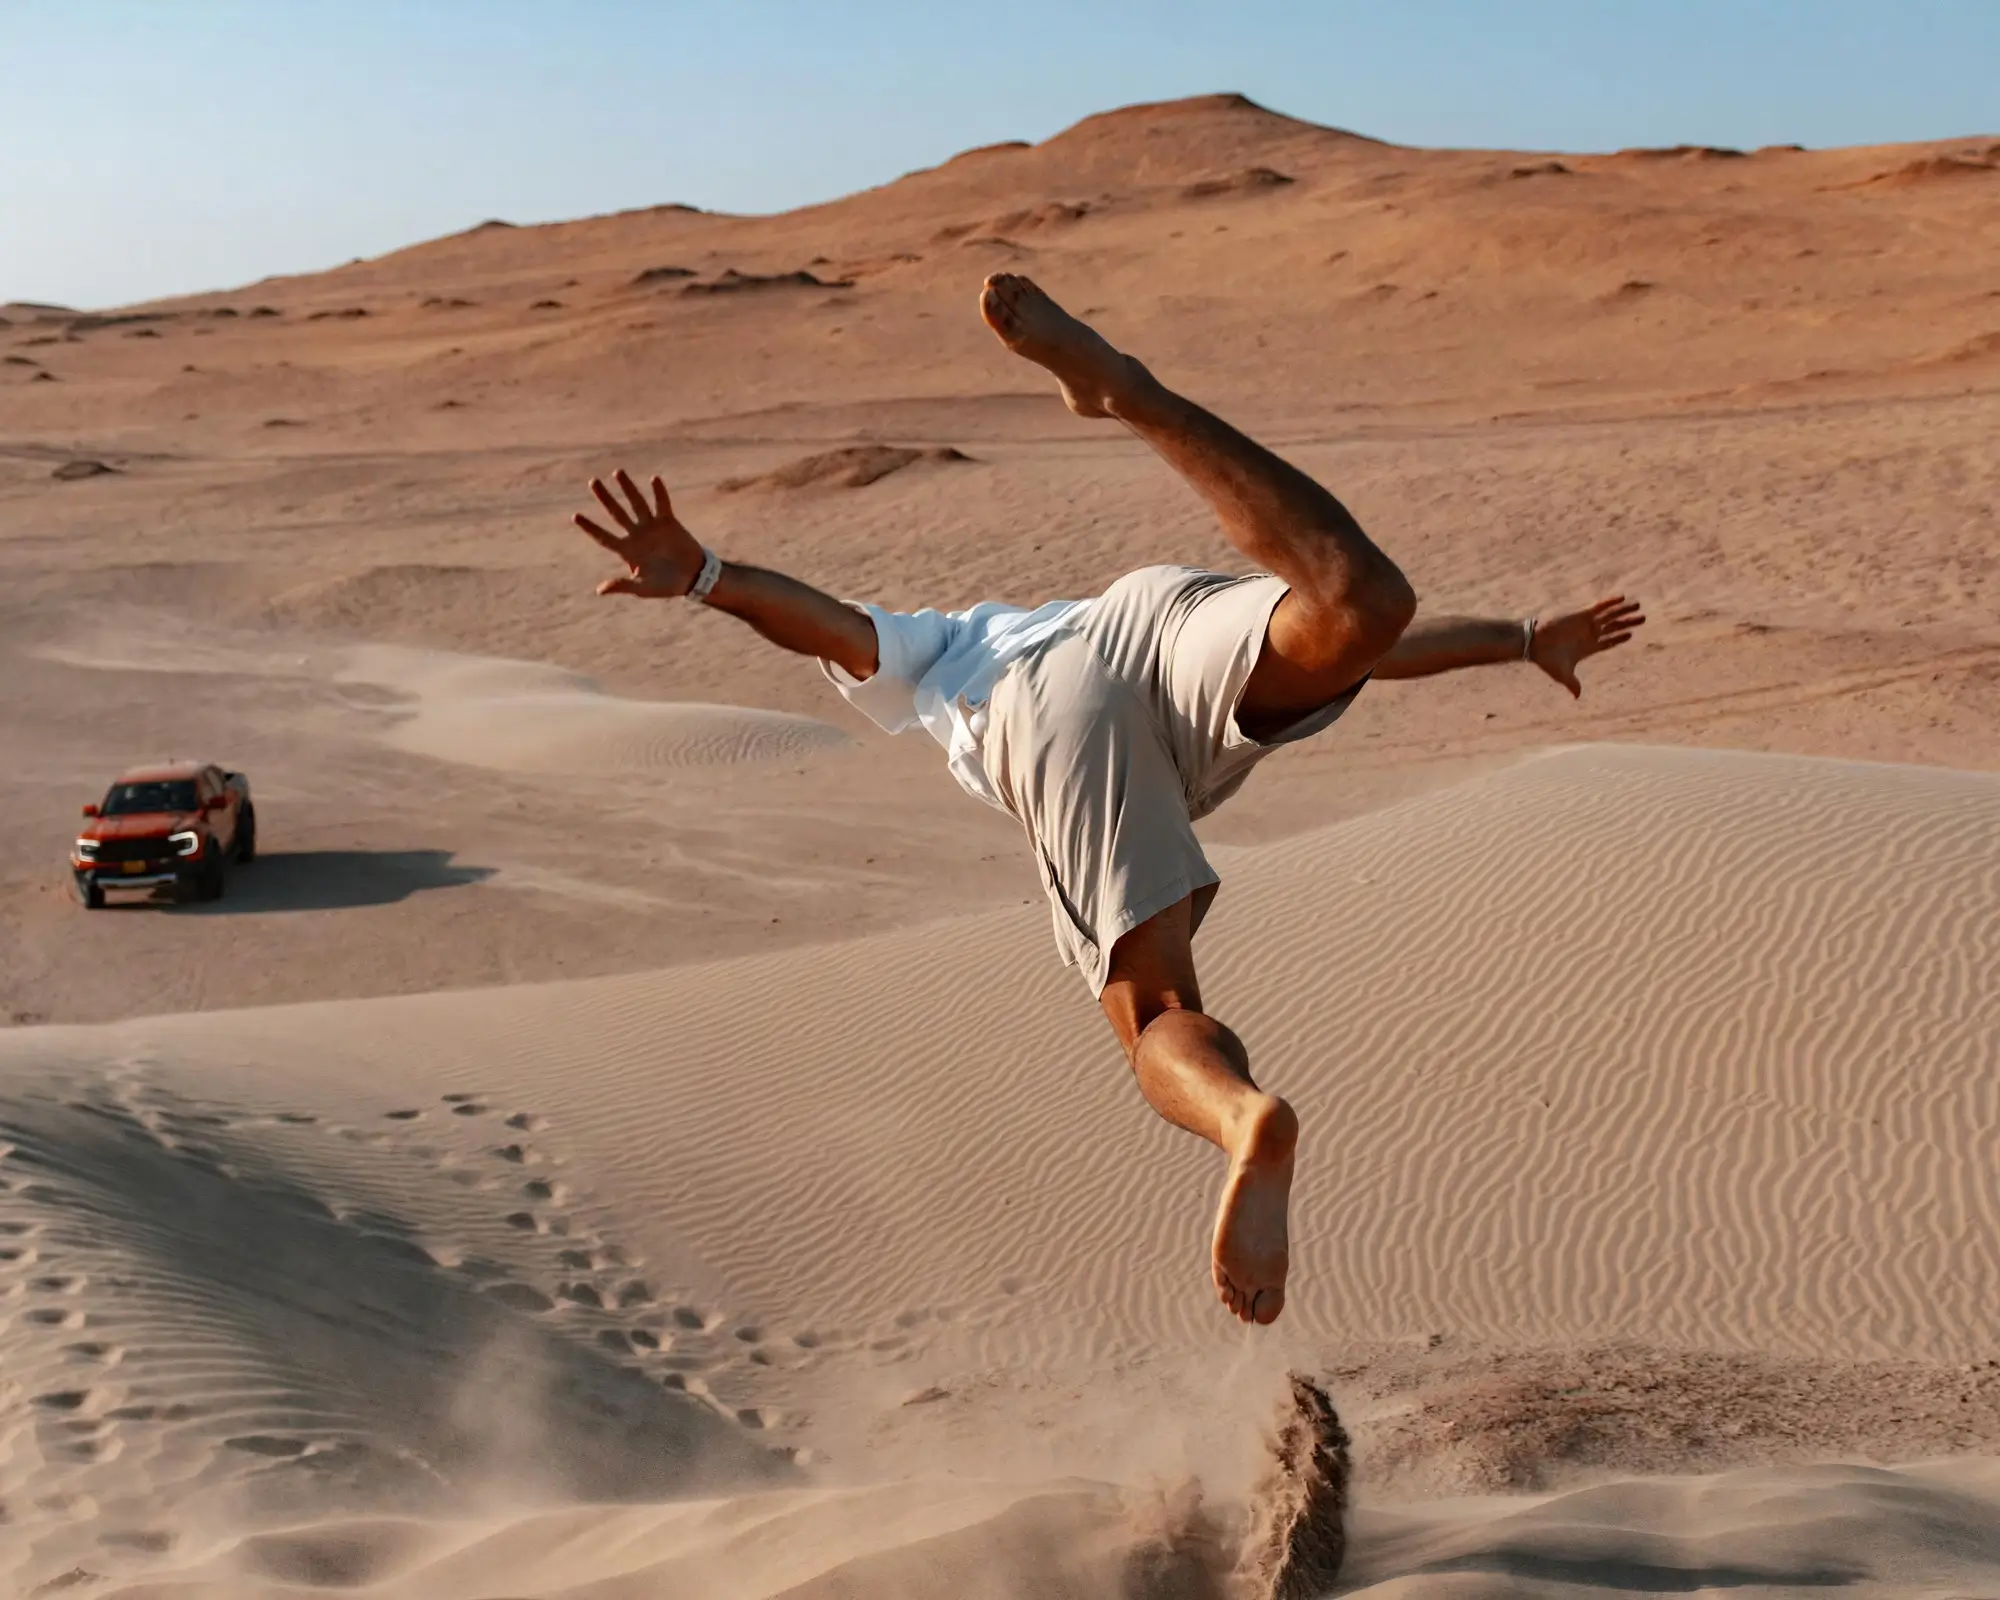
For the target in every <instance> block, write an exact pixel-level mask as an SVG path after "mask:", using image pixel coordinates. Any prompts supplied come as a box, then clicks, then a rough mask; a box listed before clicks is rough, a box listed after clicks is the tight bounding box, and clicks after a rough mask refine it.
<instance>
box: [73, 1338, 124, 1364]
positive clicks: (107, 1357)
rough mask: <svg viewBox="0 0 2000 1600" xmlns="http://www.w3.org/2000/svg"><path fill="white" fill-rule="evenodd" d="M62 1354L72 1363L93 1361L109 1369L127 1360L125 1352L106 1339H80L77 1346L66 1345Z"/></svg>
mask: <svg viewBox="0 0 2000 1600" xmlns="http://www.w3.org/2000/svg"><path fill="white" fill-rule="evenodd" d="M62 1353H63V1354H64V1355H65V1356H67V1357H68V1358H69V1359H70V1360H71V1361H91V1362H96V1363H99V1364H101V1365H103V1366H107V1367H115V1366H117V1365H118V1363H119V1362H121V1361H123V1360H124V1359H125V1352H124V1350H123V1349H122V1348H121V1347H120V1346H118V1345H115V1344H112V1343H110V1342H109V1341H107V1340H104V1339H80V1340H78V1341H77V1342H76V1343H75V1344H66V1345H64V1346H63V1347H62Z"/></svg>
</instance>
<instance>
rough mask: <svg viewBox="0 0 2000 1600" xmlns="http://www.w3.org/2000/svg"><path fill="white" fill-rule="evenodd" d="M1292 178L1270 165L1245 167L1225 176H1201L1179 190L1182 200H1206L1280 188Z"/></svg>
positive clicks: (1291, 180)
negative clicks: (1198, 179)
mask: <svg viewBox="0 0 2000 1600" xmlns="http://www.w3.org/2000/svg"><path fill="white" fill-rule="evenodd" d="M1293 181H1294V180H1293V179H1291V178H1288V177H1286V176H1285V174H1284V173H1282V172H1277V171H1274V170H1273V169H1272V168H1270V167H1245V168H1244V169H1243V170H1242V171H1241V172H1232V173H1230V174H1229V176H1228V177H1226V178H1203V179H1201V180H1200V181H1199V182H1196V183H1191V184H1189V185H1188V186H1187V187H1186V188H1184V189H1182V190H1181V198H1182V199H1183V200H1207V199H1211V198H1213V197H1214V196H1216V195H1219V194H1254V193H1256V192H1257V191H1258V190H1260V189H1282V188H1283V187H1284V186H1285V185H1286V184H1288V183H1291V182H1293Z"/></svg>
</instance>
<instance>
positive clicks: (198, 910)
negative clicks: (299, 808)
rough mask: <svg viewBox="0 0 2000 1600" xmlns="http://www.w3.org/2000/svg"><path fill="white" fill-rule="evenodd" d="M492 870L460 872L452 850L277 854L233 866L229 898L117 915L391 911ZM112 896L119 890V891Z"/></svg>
mask: <svg viewBox="0 0 2000 1600" xmlns="http://www.w3.org/2000/svg"><path fill="white" fill-rule="evenodd" d="M493 870H494V869H493V868H491V867H473V866H465V865H461V864H460V863H457V862H455V861H453V860H452V852H451V851H449V850H275V851H272V852H271V853H270V854H268V855H259V856H258V857H257V859H256V860H255V861H253V862H251V863H250V864H249V865H247V866H232V867H231V868H230V870H229V880H228V888H227V892H226V893H225V895H224V897H223V898H222V899H220V900H213V901H207V902H199V903H189V902H184V901H177V900H176V899H175V897H174V894H173V892H172V891H171V890H169V889H156V890H153V891H152V892H151V893H150V894H148V895H143V896H138V895H135V896H132V897H129V898H117V899H113V900H112V901H111V905H112V906H113V907H115V908H127V907H129V908H132V909H137V908H139V907H141V906H147V907H158V906H172V907H174V909H176V910H178V911H181V912H183V913H187V914H192V915H201V916H211V917H226V916H232V915H237V914H240V913H244V912H270V911H340V910H345V909H348V908H351V907H355V906H386V905H394V904H396V903H397V902H398V901H401V900H407V899H409V898H410V896H411V895H414V894H421V893H422V892H423V891H424V890H426V889H456V888H460V887H463V886H464V885H465V884H468V883H479V882H481V881H483V880H484V879H487V878H490V877H492V876H493ZM114 893H115V889H114Z"/></svg>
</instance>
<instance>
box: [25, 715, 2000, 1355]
mask: <svg viewBox="0 0 2000 1600" xmlns="http://www.w3.org/2000/svg"><path fill="white" fill-rule="evenodd" d="M1996 839H2000V782H1996V781H1995V780H1994V779H1992V778H1988V777H1984V776H1979V775H1972V774H1959V773H1952V772H1944V771H1935V770H1924V769H1916V768H1898V767H1888V766H1866V765H1858V764H1846V763H1831V762H1815V761H1805V760H1796V759H1790V758H1778V757H1766V756H1750V755H1739V754H1731V753H1715V752H1693V751H1667V750H1654V749H1646V748H1635V747H1616V746H1604V747H1588V748H1579V749H1572V750H1566V751H1561V752H1558V753H1555V754H1551V755H1549V756H1546V757H1544V758H1541V759H1538V760H1534V761H1530V762H1528V763H1525V764H1523V765H1521V766H1519V767H1516V768H1513V769H1510V770H1508V771H1506V772H1503V773H1500V774H1497V775H1494V776H1491V777H1489V778H1486V779H1482V780H1480V781H1478V782H1475V783H1472V784H1468V785H1465V786H1463V787H1460V788H1457V789H1452V790H1447V791H1444V792H1441V793H1436V794H1432V795H1429V796H1426V797H1424V798H1422V799H1418V800H1415V801H1412V802H1410V803H1408V804H1405V805H1402V806H1398V807H1395V808H1393V809H1390V810H1387V811H1382V812H1378V813H1375V814H1372V815H1369V816H1365V817H1362V818H1359V819H1356V820H1354V821H1352V822H1349V823H1346V824H1343V825H1341V826H1339V827H1335V828H1332V829H1328V830H1326V831H1324V832H1321V833H1318V834H1315V835H1310V836H1306V837H1303V838H1299V839H1294V840H1290V841H1286V842H1284V843H1282V844H1279V845H1274V846H1271V847H1268V848H1264V849H1260V850H1256V851H1250V852H1245V853H1243V854H1242V855H1240V856H1238V857H1234V858H1232V860H1231V863H1230V871H1229V876H1228V881H1227V883H1226V885H1225V891H1226V892H1225V893H1224V894H1223V895H1222V896H1221V898H1220V900H1219V901H1218V903H1217V907H1216V910H1215V912H1214V913H1213V915H1212V917H1211V919H1210V922H1209V925H1208V928H1207V929H1206V930H1205V931H1204V933H1203V936H1202V940H1201V948H1200V955H1201V959H1202V963H1203V970H1204V977H1205V984H1204V988H1205V994H1206V996H1207V997H1208V1000H1209V1003H1210V1004H1211V1005H1212V1006H1213V1007H1215V1009H1216V1010H1217V1011H1218V1012H1219V1013H1220V1014H1221V1015H1223V1016H1225V1017H1226V1018H1228V1019H1229V1020H1230V1021H1231V1022H1232V1024H1233V1025H1234V1026H1236V1027H1237V1028H1238V1029H1239V1031H1241V1033H1242V1034H1243V1036H1244V1038H1245V1039H1246V1040H1247V1042H1248V1044H1249V1046H1250V1049H1251V1053H1252V1057H1253V1060H1254V1062H1255V1064H1256V1067H1257V1070H1258V1072H1259V1074H1260V1077H1261V1078H1262V1079H1263V1080H1264V1081H1266V1082H1269V1083H1271V1084H1272V1085H1274V1086H1276V1087H1278V1088H1280V1089H1281V1090H1283V1091H1284V1092H1285V1093H1287V1094H1288V1095H1290V1096H1292V1097H1293V1099H1294V1100H1295V1101H1296V1102H1297V1104H1298V1105H1299V1107H1300V1110H1301V1114H1302V1116H1303V1118H1304V1120H1305V1124H1306V1127H1307V1140H1308V1142H1307V1144H1306V1145H1305V1147H1304V1149H1305V1154H1304V1157H1303V1163H1304V1164H1303V1167H1302V1173H1301V1180H1300V1188H1299V1194H1298V1204H1297V1208H1296V1224H1295V1227H1296V1254H1295V1258H1294V1259H1295V1263H1296V1265H1295V1284H1294V1293H1293V1296H1292V1298H1291V1301H1290V1309H1289V1311H1288V1313H1287V1321H1288V1323H1289V1324H1290V1325H1291V1326H1292V1327H1293V1328H1294V1329H1296V1330H1297V1331H1298V1333H1299V1334H1300V1335H1301V1336H1307V1337H1328V1336H1339V1337H1342V1338H1350V1339H1372V1338H1400V1337H1404V1336H1409V1335H1420V1334H1427V1333H1432V1332H1444V1333H1451V1334H1463V1335H1466V1336H1469V1337H1473V1338H1476V1339H1480V1340H1486V1341H1493V1342H1503V1343H1515V1342H1525V1343H1537V1342H1546V1341H1563V1340H1571V1339H1584V1340H1598V1341H1601V1340H1610V1339H1620V1338H1631V1339H1638V1340H1643V1341H1649V1342H1654V1343H1667V1344H1689V1345H1702V1346H1709V1347H1721V1348H1760V1349H1767V1350H1774V1351H1785V1350H1794V1351H1800V1352H1812V1353H1815V1354H1819V1355H1823V1356H1843V1355H1845V1356H1854V1357H1884V1356H1896V1357H1914V1358H1928V1357H1935V1358H1940V1359H1962V1358H1969V1357H1972V1356H1975V1355H1981V1354H1984V1353H1986V1352H1987V1346H1988V1342H1989V1339H1990V1325H1991V1317H1990V1311H1991V1304H1990V1288H1989V1286H1990V1285H1991V1284H1992V1283H1994V1282H2000V1173H1996V1169H1995V1166H1994V1163H1993V1162H1992V1160H1991V1152H1992V1150H1993V1148H1994V1147H1995V1138H1996V1133H2000V1083H1996V1074H1995V1072H1994V1067H1995V1064H1996V1040H2000V985H1995V984H1994V983H1993V982H1992V974H1993V973H1994V972H1995V971H1996V970H2000V851H1996V850H1995V847H1994V841H1995V840H1996ZM1043 916H1044V914H1043V912H1042V911H1041V909H1040V908H1039V907H1020V908H1015V909H1011V910H1006V911H1001V912H995V913H991V914H988V915H984V916H978V917H971V918H965V919H961V920H958V921H954V922H948V923H943V924H939V925H936V926H934V927H930V928H924V929H917V930H912V931H909V932H904V933H898V934H894V935H889V936H883V937H876V938H870V939H867V940H860V941H853V942H849V943H845V944H839V945H833V946H827V947H821V948H817V949H809V950H803V951H794V952H788V953H783V954H776V955H771V956H767V957H759V958H755V959H746V960H739V961H732V962H728V963H722V964H718V965H715V966H710V967H696V968H684V969H676V970H673V971H669V972H664V973H659V974H649V975H643V976H635V977H630V978H616V979H605V980H597V981H593V982H589V983H582V984H567V985H554V986H547V987H542V988H532V989H510V990H503V991H494V992H490V993H485V994H480V995H477V996H463V995H435V996H427V997H418V998H412V999H406V1000H392V1001H382V1002H369V1003H366V1004H363V1005H356V1004H351V1003H348V1004H340V1005H325V1006H306V1007H297V1008H290V1009H286V1010H281V1011H270V1012H261V1013H237V1014H232V1015H226V1016H209V1017H193V1018H183V1019H163V1020H159V1021H155V1022H152V1023H149V1024H146V1025H145V1027H146V1028H147V1030H148V1034H149V1038H150V1039H151V1040H152V1042H153V1044H154V1046H155V1048H156V1050H157V1051H158V1052H159V1061H160V1066H161V1070H163V1071H165V1070H168V1068H169V1067H170V1065H171V1063H172V1061H173V1059H174V1056H175V1054H176V1053H177V1052H179V1051H182V1050H185V1051H187V1052H189V1053H190V1054H191V1055H199V1056H200V1057H201V1058H202V1059H203V1060H204V1062H205V1065H204V1068H203V1070H204V1071H205V1072H207V1073H208V1074H209V1076H210V1078H211V1079H212V1078H213V1076H214V1074H215V1073H216V1072H218V1071H224V1070H240V1071H241V1072H242V1073H243V1075H244V1080H245V1082H246V1083H251V1082H254V1081H256V1078H257V1077H258V1075H259V1074H262V1073H266V1072H268V1067H267V1066H265V1065H262V1064H263V1063H268V1062H269V1061H271V1060H274V1059H283V1060H285V1061H287V1062H288V1063H289V1067H288V1070H289V1071H290V1072H292V1073H294V1074H298V1075H302V1076H301V1077H300V1079H299V1081H302V1082H303V1081H310V1080H311V1079H312V1078H313V1077H315V1076H323V1077H324V1079H325V1081H327V1082H328V1083H330V1084H332V1083H343V1082H351V1081H354V1080H355V1076H356V1075H357V1074H362V1075H367V1074H375V1075H381V1074H384V1073H388V1074H394V1075H397V1076H399V1077H401V1078H403V1079H408V1078H409V1077H410V1076H411V1075H412V1074H413V1073H415V1072H418V1071H421V1073H422V1074H423V1075H424V1076H425V1077H426V1078H427V1079H428V1078H436V1077H439V1076H445V1075H450V1074H458V1075H461V1076H466V1077H472V1078H474V1079H475V1080H476V1081H478V1082H480V1083H482V1084H485V1085H490V1086H492V1087H493V1089H494V1092H496V1093H499V1092H505V1093H509V1094H513V1095H517V1096H532V1095H534V1094H537V1093H539V1092H540V1091H539V1090H538V1089H537V1087H536V1086H537V1085H539V1084H544V1083H546V1082H548V1081H550V1074H551V1072H552V1071H554V1072H556V1073H557V1075H558V1076H559V1078H560V1081H561V1082H562V1084H563V1088H564V1095H565V1097H566V1104H565V1110H564V1129H565V1136H566V1137H567V1138H568V1139H570V1140H571V1141H572V1142H573V1144H574V1146H575V1147H576V1148H578V1149H579V1150H580V1151H583V1152H585V1154H583V1155H581V1156H579V1159H580V1160H584V1161H585V1162H587V1163H588V1164H589V1165H590V1167H591V1169H592V1171H593V1174H594V1178H595V1181H596V1183H597V1185H598V1186H599V1188H600V1189H601V1190H602V1191H603V1192H604V1193H605V1195H606V1196H607V1203H608V1204H611V1203H615V1204H616V1205H617V1206H618V1207H619V1208H620V1209H621V1211H623V1212H624V1213H626V1214H628V1215H634V1216H637V1217H641V1218H645V1219H648V1220H647V1221H646V1223H645V1224H644V1226H646V1227H648V1228H650V1229H651V1230H653V1233H652V1236H650V1237H646V1238H642V1239H639V1240H638V1241H636V1244H637V1246H638V1247H639V1248H641V1249H643V1251H644V1253H646V1254H647V1255H648V1256H649V1257H651V1258H653V1259H656V1260H657V1259H668V1258H671V1259H675V1260H680V1261H686V1262H692V1263H698V1264H699V1267H700V1269H701V1272H702V1273H703V1274H706V1276H705V1277H703V1278H701V1279H700V1280H699V1282H694V1286H695V1287H697V1288H703V1290H704V1292H706V1293H709V1294H711V1295H712V1296H717V1297H721V1298H723V1299H725V1300H726V1301H727V1303H728V1304H729V1305H730V1306H731V1307H732V1308H734V1313H733V1314H739V1315H742V1316H745V1317H756V1318H761V1319H763V1320H765V1321H766V1322H771V1321H773V1320H775V1319H780V1318H782V1319H787V1320H785V1321H784V1323H783V1325H784V1326H787V1327H793V1328H802V1327H810V1328H818V1329H821V1330H824V1329H826V1328H829V1327H831V1328H835V1329H839V1330H843V1331H844V1332H845V1333H846V1334H847V1335H848V1336H849V1337H851V1338H854V1339H858V1340H861V1341H862V1342H863V1343H864V1344H865V1345H868V1346H869V1347H871V1348H872V1347H874V1346H876V1345H879V1347H880V1354H881V1355H882V1356H883V1358H884V1359H894V1358H895V1357H896V1356H897V1354H898V1353H899V1352H904V1351H907V1350H909V1349H911V1348H914V1347H919V1346H921V1345H922V1344H923V1343H924V1341H926V1340H927V1339H930V1338H932V1337H934V1336H936V1334H937V1333H938V1332H939V1330H942V1329H945V1328H953V1329H955V1330H956V1334H955V1336H956V1337H961V1338H963V1339H965V1340H967V1341H969V1343H968V1345H967V1346H966V1348H967V1351H968V1353H969V1354H970V1355H972V1356H975V1357H977V1358H979V1359H987V1360H992V1361H994V1362H1010V1361H1048V1362H1052V1363H1053V1362H1058V1361H1061V1360H1066V1359H1070V1358H1077V1359H1083V1360H1091V1361H1096V1360H1103V1359H1117V1358H1119V1357H1120V1356H1121V1355H1124V1354H1130V1353H1132V1352H1135V1351H1141V1350H1149V1349H1157V1348H1161V1347H1162V1346H1166V1347H1169V1348H1172V1347H1184V1348H1200V1347H1201V1346H1202V1345H1203V1344H1204V1343H1205V1342H1208V1341H1212V1340H1215V1339H1217V1338H1219V1337H1222V1336H1223V1335H1224V1334H1225V1333H1226V1331H1227V1330H1223V1329H1219V1328H1218V1326H1217V1321H1216V1315H1215V1311H1214V1308H1213V1306H1212V1305H1211V1304H1210V1303H1209V1300H1208V1291H1207V1290H1206V1288H1205V1282H1206V1275H1207V1269H1206V1262H1205V1240H1206V1238H1207V1228H1208V1221H1209V1216H1210V1208H1211V1207H1212V1204H1213V1197H1214V1192H1215V1187H1216V1183H1217V1180H1218V1177H1219V1172H1218V1164H1217V1162H1216V1161H1215V1160H1214V1159H1213V1156H1212V1153H1211V1152H1209V1151H1208V1150H1207V1149H1206V1148H1205V1147H1202V1146H1200V1145H1198V1144H1197V1143H1196V1142H1195V1141H1193V1140H1191V1139H1188V1138H1186V1137H1185V1136H1184V1135H1181V1134H1179V1133H1177V1132H1175V1131H1173V1130H1171V1129H1169V1128H1167V1127H1166V1126H1164V1125H1163V1124H1161V1123H1159V1122H1158V1121H1157V1120H1156V1119H1154V1118H1153V1117H1151V1116H1150V1115H1149V1114H1148V1113H1147V1112H1146V1110H1145V1108H1144V1106H1143V1105H1142V1104H1141V1103H1140V1101H1139V1100H1138V1098H1137V1096H1136V1094H1135V1093H1134V1091H1133V1088H1132V1085H1131V1083H1130V1080H1129V1074H1128V1073H1127V1071H1126V1069H1125V1066H1124V1064H1123V1062H1122V1060H1121V1059H1120V1058H1119V1056H1118V1054H1117V1051H1116V1048H1115V1046H1114V1045H1113V1044H1112V1042H1111V1039H1110V1036H1109V1034H1108V1032H1107V1031H1106V1030H1105V1029H1104V1026H1103V1023H1102V1021H1101V1020H1100V1018H1099V1017H1098V1015H1097V1014H1096V1010H1095V1007H1094V1006H1092V1005H1091V1003H1090V1001H1089V998H1088V996H1087V994H1086V993H1085V992H1084V990H1083V987H1082V985H1081V984H1079V983H1078V982H1077V980H1076V978H1075V976H1074V974H1072V973H1070V972H1068V971H1067V970H1065V969H1063V968H1061V967H1059V966H1058V965H1057V964H1056V962H1055V960H1054V958H1053V956H1052V954H1051V951H1050V948H1049V944H1048V939H1047V932H1046V928H1045V926H1044V921H1043ZM129 1026H138V1025H136V1024H134V1025H129ZM117 1032H118V1030H116V1029H106V1030H75V1031H73V1032H67V1033H65V1034H63V1035H62V1037H63V1038H65V1039H67V1040H69V1041H71V1042H70V1043H69V1044H67V1045H65V1046H63V1047H62V1048H64V1049H65V1050H67V1049H83V1050H86V1051H88V1050H90V1049H93V1048H97V1049H102V1048H104V1047H103V1046H102V1045H96V1046H93V1045H92V1043H91V1041H92V1040H93V1039H102V1038H104V1037H106V1036H110V1035H116V1033H117ZM29 1041H30V1036H28V1035H17V1036H15V1038H14V1039H12V1040H7V1041H0V1050H10V1049H19V1048H26V1047H28V1046H29ZM177 1041H183V1042H178V1043H177ZM42 1048H46V1049H54V1048H57V1046H56V1043H55V1039H54V1037H52V1036H47V1037H45V1039H44V1041H43V1043H42ZM231 1062H240V1063H241V1066H240V1068H235V1067H230V1066H229V1063H231ZM634 1108H644V1109H643V1112H642V1113H637V1112H635V1110H634ZM690 1281H691V1282H693V1281H694V1280H690Z"/></svg>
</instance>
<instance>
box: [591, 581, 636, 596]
mask: <svg viewBox="0 0 2000 1600" xmlns="http://www.w3.org/2000/svg"><path fill="white" fill-rule="evenodd" d="M597 592H598V593H599V594H637V593H638V592H639V580H638V579H637V578H606V579H605V580H604V581H603V582H602V583H600V584H599V585H598V586H597Z"/></svg>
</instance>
